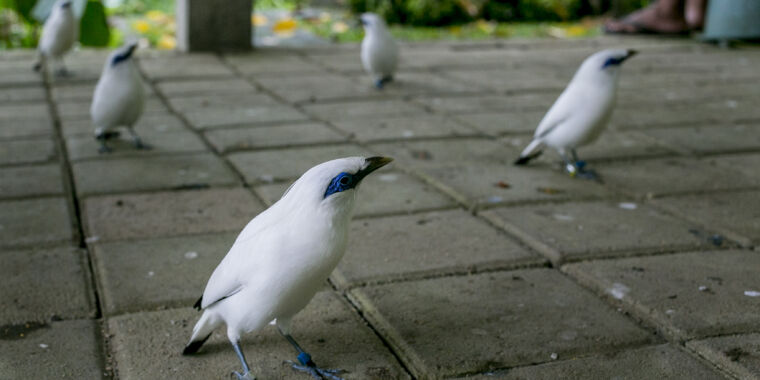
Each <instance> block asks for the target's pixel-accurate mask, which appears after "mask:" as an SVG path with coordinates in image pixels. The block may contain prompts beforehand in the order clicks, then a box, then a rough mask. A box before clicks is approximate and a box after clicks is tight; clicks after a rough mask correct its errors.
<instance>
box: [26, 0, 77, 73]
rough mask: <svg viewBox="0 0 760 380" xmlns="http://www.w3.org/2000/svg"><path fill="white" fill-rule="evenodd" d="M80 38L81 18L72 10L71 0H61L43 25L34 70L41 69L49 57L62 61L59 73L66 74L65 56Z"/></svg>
mask: <svg viewBox="0 0 760 380" xmlns="http://www.w3.org/2000/svg"><path fill="white" fill-rule="evenodd" d="M78 38H79V20H77V18H76V17H74V12H73V11H72V10H71V0H60V1H58V2H57V3H55V5H54V6H53V10H52V11H51V13H50V17H48V19H47V20H46V21H45V25H43V26H42V35H41V36H40V42H39V44H37V63H35V64H34V70H35V71H40V70H41V69H42V68H43V66H45V63H46V62H47V60H48V59H51V60H53V61H57V62H60V68H59V69H58V71H57V73H58V74H59V75H61V76H63V75H66V74H67V73H68V72H67V71H66V67H65V66H64V65H63V56H64V55H65V54H66V53H68V52H69V50H71V47H72V46H74V43H75V42H76V41H77V39H78Z"/></svg>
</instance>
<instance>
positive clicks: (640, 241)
mask: <svg viewBox="0 0 760 380" xmlns="http://www.w3.org/2000/svg"><path fill="white" fill-rule="evenodd" d="M486 213H488V214H490V215H494V216H496V218H497V219H498V220H502V221H504V223H505V224H506V225H507V226H506V227H505V228H507V229H508V230H509V231H513V232H517V234H518V235H520V236H523V237H527V239H528V240H529V241H531V242H533V243H534V244H538V245H541V246H546V248H547V249H544V252H545V253H546V254H547V255H549V257H550V258H551V259H552V260H580V259H586V258H590V257H610V256H626V255H633V254H641V253H653V252H669V251H673V250H686V249H697V248H709V247H714V246H715V244H718V243H719V244H723V243H722V242H716V241H714V240H708V238H707V237H710V236H713V235H712V234H711V233H707V232H703V231H701V229H699V228H698V227H697V226H694V225H691V224H688V223H684V222H681V221H680V220H678V219H676V218H673V217H670V216H667V215H664V214H662V213H660V212H657V211H656V210H654V209H652V208H650V207H648V206H645V205H642V204H637V203H634V202H620V203H618V202H612V201H596V202H577V203H562V204H551V205H544V206H523V207H509V208H495V209H491V210H489V211H486Z"/></svg>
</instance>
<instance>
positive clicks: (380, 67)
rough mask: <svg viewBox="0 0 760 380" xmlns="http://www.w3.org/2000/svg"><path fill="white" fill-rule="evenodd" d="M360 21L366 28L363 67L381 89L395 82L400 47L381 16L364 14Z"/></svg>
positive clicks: (363, 45) (363, 44)
mask: <svg viewBox="0 0 760 380" xmlns="http://www.w3.org/2000/svg"><path fill="white" fill-rule="evenodd" d="M359 19H360V20H361V23H362V25H363V26H364V39H363V40H362V65H364V69H365V70H367V73H369V74H370V75H371V76H372V78H373V80H374V81H375V87H377V88H378V89H380V88H383V86H384V85H385V84H386V83H388V82H391V81H392V80H393V74H394V73H395V72H396V66H398V46H397V45H396V41H394V40H393V37H392V36H391V33H390V32H389V31H388V26H387V25H385V21H384V20H383V19H382V18H380V16H378V15H376V14H374V13H364V14H362V15H361V17H360V18H359Z"/></svg>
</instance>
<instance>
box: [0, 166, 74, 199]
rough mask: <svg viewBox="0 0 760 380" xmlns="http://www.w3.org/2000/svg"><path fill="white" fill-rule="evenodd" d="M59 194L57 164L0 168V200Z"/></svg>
mask: <svg viewBox="0 0 760 380" xmlns="http://www.w3.org/2000/svg"><path fill="white" fill-rule="evenodd" d="M61 193H63V179H61V165H60V164H58V163H53V164H44V165H28V166H27V165H25V166H10V167H1V168H0V198H13V197H28V196H33V195H54V194H61Z"/></svg>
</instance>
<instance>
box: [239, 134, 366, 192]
mask: <svg viewBox="0 0 760 380" xmlns="http://www.w3.org/2000/svg"><path fill="white" fill-rule="evenodd" d="M352 156H364V157H370V156H373V155H372V154H370V153H369V152H368V151H367V150H366V149H364V148H361V147H359V146H358V145H326V146H319V147H303V148H290V149H274V150H262V151H257V152H240V153H232V154H230V155H229V156H228V157H229V159H230V161H232V164H233V165H235V167H236V168H237V170H238V171H240V172H241V173H243V176H244V177H245V180H246V182H248V183H262V182H263V183H267V182H272V181H288V180H294V179H296V178H298V177H300V176H301V175H302V174H303V173H304V172H306V171H307V170H309V169H310V168H312V167H314V166H316V165H319V164H321V163H323V162H327V161H330V160H334V159H336V158H343V157H352ZM278 198H279V197H278Z"/></svg>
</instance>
